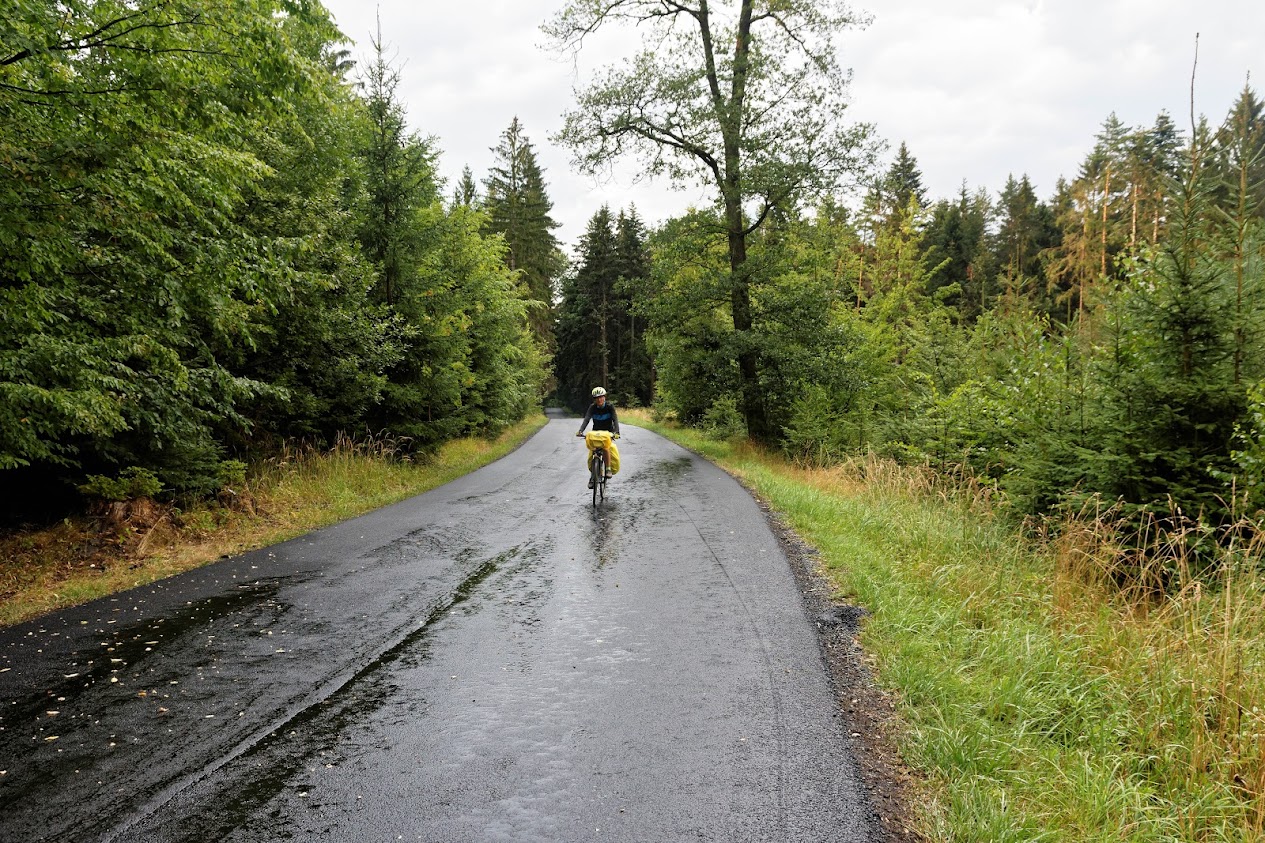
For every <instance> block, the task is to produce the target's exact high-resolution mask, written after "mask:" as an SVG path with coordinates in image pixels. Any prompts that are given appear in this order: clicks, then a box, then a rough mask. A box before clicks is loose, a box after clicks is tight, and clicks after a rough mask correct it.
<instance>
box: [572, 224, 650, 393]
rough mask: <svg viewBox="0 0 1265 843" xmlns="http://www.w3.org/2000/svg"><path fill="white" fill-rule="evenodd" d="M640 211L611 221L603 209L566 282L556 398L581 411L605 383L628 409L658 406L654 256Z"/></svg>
mask: <svg viewBox="0 0 1265 843" xmlns="http://www.w3.org/2000/svg"><path fill="white" fill-rule="evenodd" d="M645 237H646V233H645V229H644V227H643V226H642V224H641V220H640V219H638V217H637V212H636V210H635V209H629V210H628V211H627V212H624V211H621V212H620V213H619V215H618V218H615V219H612V216H611V212H610V209H609V208H608V207H605V206H603V207H602V208H600V209H598V211H597V213H595V214H594V215H593V217H592V219H590V220H589V225H588V228H587V230H586V231H585V234H584V237H583V238H582V239H581V241H580V260H579V263H578V264H577V266H576V267H575V268H574V271H573V272H572V273H571V274H570V275H568V276H567V277H566V278H564V280H563V284H562V299H561V302H560V303H559V305H558V350H557V355H556V357H555V360H554V376H555V381H556V384H557V386H556V394H557V396H558V397H559V399H561V400H562V402H563V403H564V404H567V405H569V406H571V407H573V408H575V409H579V408H581V407H584V406H587V405H588V401H589V390H591V389H592V388H593V387H594V386H595V385H598V384H601V385H604V386H605V387H606V389H607V390H608V391H609V393H610V394H611V395H612V396H613V397H614V399H615V400H616V401H617V402H618V403H619V404H620V405H621V406H638V405H643V404H648V403H650V402H651V401H652V400H653V390H654V386H653V374H652V372H651V358H650V353H649V351H648V348H647V345H646V338H645V332H646V320H645V316H644V313H643V311H642V310H641V308H642V306H644V305H645V304H646V302H647V300H648V297H649V295H650V293H649V289H650V287H649V274H650V270H649V255H648V253H647V249H646V244H645Z"/></svg>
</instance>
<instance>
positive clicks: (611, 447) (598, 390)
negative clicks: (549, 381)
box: [575, 386, 619, 489]
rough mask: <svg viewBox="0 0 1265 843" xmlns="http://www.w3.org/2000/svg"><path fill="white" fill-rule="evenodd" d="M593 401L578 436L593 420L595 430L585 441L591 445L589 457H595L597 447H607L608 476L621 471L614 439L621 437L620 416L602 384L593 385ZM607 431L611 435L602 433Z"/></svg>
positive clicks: (590, 482) (590, 481)
mask: <svg viewBox="0 0 1265 843" xmlns="http://www.w3.org/2000/svg"><path fill="white" fill-rule="evenodd" d="M592 395H593V403H592V404H590V405H589V408H588V410H586V411H585V413H584V421H582V422H580V430H579V432H578V433H576V434H575V435H576V436H584V428H586V427H588V426H589V422H593V431H592V433H590V434H589V435H588V436H584V443H585V444H586V445H588V446H589V459H590V460H591V459H592V458H593V451H594V449H596V448H605V449H606V453H607V454H609V457H608V458H607V460H606V478H607V479H608V480H609V479H610V478H611V477H613V476H614V475H616V474H618V473H619V449H618V448H616V447H615V443H614V441H612V440H615V439H618V438H619V416H618V415H616V414H615V405H614V404H612V403H611V402H610V401H609V400H608V399H607V397H606V390H605V389H603V388H602V387H600V386H595V387H593V392H592ZM602 431H605V432H606V433H607V434H609V435H605V436H603V435H601V432H602ZM589 488H590V489H591V488H593V480H592V478H590V479H589Z"/></svg>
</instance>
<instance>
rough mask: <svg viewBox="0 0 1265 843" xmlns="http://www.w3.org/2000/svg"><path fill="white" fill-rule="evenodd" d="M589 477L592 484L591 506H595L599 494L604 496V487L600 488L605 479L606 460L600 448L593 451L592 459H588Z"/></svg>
mask: <svg viewBox="0 0 1265 843" xmlns="http://www.w3.org/2000/svg"><path fill="white" fill-rule="evenodd" d="M589 478H590V479H591V480H592V484H591V485H592V486H593V506H594V507H596V506H597V502H598V498H599V496H601V498H605V497H606V492H605V489H603V488H602V485H603V483H604V481H605V479H606V460H605V459H604V458H603V457H602V452H601V450H600V449H598V450H596V451H594V452H593V459H591V460H589Z"/></svg>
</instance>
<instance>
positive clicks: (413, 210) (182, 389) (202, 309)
mask: <svg viewBox="0 0 1265 843" xmlns="http://www.w3.org/2000/svg"><path fill="white" fill-rule="evenodd" d="M341 41H342V36H341V34H340V33H339V32H338V31H337V29H336V28H335V27H334V26H333V24H332V23H331V22H330V20H329V17H328V14H327V13H326V12H325V10H324V9H323V8H322V7H321V6H320V5H319V4H294V3H290V2H288V1H287V0H228V1H227V2H224V3H217V4H195V5H190V4H187V3H154V4H140V5H137V4H134V3H124V2H118V0H101V1H100V2H83V0H72V2H69V3H52V2H42V1H41V2H27V3H21V4H19V5H18V6H16V7H15V8H14V9H12V10H11V11H10V12H8V13H6V17H5V26H4V27H3V28H2V30H0V161H3V162H4V165H5V166H4V167H3V168H2V169H0V472H3V471H12V470H22V471H24V472H26V473H25V474H24V475H23V476H24V477H25V478H37V479H39V481H40V483H41V486H42V487H46V488H54V487H56V486H58V485H60V484H68V485H70V486H72V487H73V486H76V485H81V484H82V483H83V481H84V478H85V476H86V475H88V474H92V475H94V476H102V477H108V476H114V472H116V471H117V470H118V468H119V467H121V466H135V467H138V468H142V469H144V470H145V471H149V472H151V473H152V474H153V475H154V476H155V477H156V478H157V479H158V480H159V481H160V482H161V483H162V486H163V489H164V491H165V492H166V493H168V494H173V495H187V494H194V495H197V494H209V493H214V492H215V491H217V490H218V489H219V488H221V486H222V485H223V482H224V478H225V476H226V475H225V472H226V471H227V472H228V474H229V475H232V474H233V465H234V464H233V463H232V462H231V461H228V462H226V458H227V457H229V456H231V455H233V454H245V453H247V452H250V451H252V450H257V449H260V448H267V447H269V446H270V443H275V442H276V441H277V440H278V439H284V438H286V437H291V436H306V437H314V438H317V439H325V440H330V439H332V438H333V437H334V436H335V435H336V434H337V432H338V431H340V430H352V429H356V428H363V427H365V426H368V425H373V426H375V427H378V428H381V427H383V426H388V427H392V426H393V427H394V429H395V430H396V431H397V432H400V433H407V434H408V435H411V436H415V437H416V439H417V442H418V444H419V446H423V447H431V446H433V445H435V444H437V443H438V442H441V441H443V440H444V439H445V438H447V437H450V436H452V435H456V434H460V433H466V432H474V431H488V430H497V429H500V428H501V427H503V426H504V425H505V424H507V423H509V422H511V421H513V420H515V419H516V418H518V417H520V416H521V414H522V413H523V412H525V411H526V410H527V409H528V407H530V406H531V405H532V403H533V402H534V401H535V398H536V396H537V395H538V394H539V388H540V384H541V382H542V380H543V378H544V365H543V361H542V358H541V352H540V350H539V348H538V347H536V345H535V344H534V340H533V338H532V337H531V336H530V334H529V333H528V331H527V324H528V323H527V316H526V314H525V312H524V308H523V302H522V300H521V299H520V298H519V297H518V296H517V294H516V292H515V289H514V279H513V277H512V275H511V274H510V272H509V271H508V270H506V269H505V268H504V261H503V251H502V247H501V245H500V243H499V241H498V240H496V239H494V238H485V237H483V236H482V235H481V234H480V228H481V226H482V225H483V223H484V218H483V217H482V216H480V215H478V213H477V212H475V211H472V210H471V209H470V208H468V207H467V208H465V209H462V210H458V209H454V210H453V211H452V213H447V212H445V211H444V210H443V208H442V205H441V203H440V202H439V201H438V187H437V185H436V180H435V176H434V160H435V156H436V155H437V152H436V151H435V150H434V149H433V146H432V144H431V142H429V141H423V140H421V139H420V138H419V137H418V136H416V135H415V134H410V133H408V132H407V131H406V130H405V127H404V120H403V110H402V109H401V108H400V107H399V105H398V103H397V102H396V101H395V99H394V86H395V83H396V81H397V78H396V76H395V74H394V72H393V71H392V69H391V67H390V66H389V64H387V63H386V62H385V61H383V60H382V58H381V55H380V54H379V56H378V61H376V62H375V63H373V64H372V65H370V66H369V68H368V70H367V73H366V85H365V89H364V90H365V94H364V95H363V96H361V95H358V94H357V92H356V89H355V88H354V87H353V86H352V84H351V83H350V82H349V81H348V80H347V79H346V78H345V74H346V73H347V71H348V69H349V67H350V65H349V63H348V62H347V61H346V60H345V53H344V52H342V51H341V50H339V49H338V45H339V44H340V43H341Z"/></svg>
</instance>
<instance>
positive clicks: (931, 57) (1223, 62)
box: [326, 0, 1265, 243]
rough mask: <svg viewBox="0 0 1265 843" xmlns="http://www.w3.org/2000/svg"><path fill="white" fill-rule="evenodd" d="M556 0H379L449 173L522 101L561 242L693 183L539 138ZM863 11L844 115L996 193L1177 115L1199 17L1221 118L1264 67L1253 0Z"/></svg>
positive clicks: (549, 107)
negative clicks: (580, 169)
mask: <svg viewBox="0 0 1265 843" xmlns="http://www.w3.org/2000/svg"><path fill="white" fill-rule="evenodd" d="M561 3H562V0H551V1H550V2H540V0H462V2H459V3H455V4H450V3H443V4H439V3H435V2H425V3H422V2H416V0H381V2H380V3H379V5H378V8H379V9H380V13H381V19H382V28H383V34H384V37H385V39H386V40H387V41H388V42H389V43H390V44H391V46H392V50H393V52H394V53H395V54H396V55H397V57H398V59H399V61H400V62H401V63H402V65H403V67H402V85H401V90H400V94H401V97H402V98H403V100H404V102H405V105H406V107H407V109H408V112H409V117H410V123H411V125H412V126H413V127H414V128H416V129H417V130H418V131H420V132H422V133H423V134H427V135H435V136H437V137H438V138H439V146H440V149H441V151H442V158H441V161H440V166H441V171H442V173H443V175H445V176H446V177H447V178H448V179H449V182H450V184H451V182H452V181H453V180H455V179H456V177H457V176H458V175H459V174H460V172H461V168H462V166H463V165H465V164H469V165H470V167H471V169H472V170H473V171H474V172H475V176H476V178H482V176H483V175H484V174H485V173H486V171H487V168H488V167H489V166H490V165H491V163H492V154H491V152H490V151H489V148H490V147H492V146H494V145H496V143H497V142H498V139H499V137H500V134H501V132H502V131H504V129H505V127H506V126H508V125H509V122H510V119H511V118H512V117H514V116H515V115H517V116H518V117H519V118H520V120H521V121H522V123H523V125H524V128H525V130H526V132H527V134H528V136H529V137H530V138H531V140H532V142H533V143H534V144H535V146H536V149H537V152H538V154H539V158H540V161H541V164H542V166H543V167H545V169H546V178H547V179H548V181H549V183H550V192H551V196H552V197H553V199H554V203H555V207H554V216H555V218H556V219H558V220H559V221H560V222H562V223H563V228H562V229H561V231H560V236H561V238H562V239H563V240H564V241H565V242H567V243H573V242H574V241H575V240H576V239H577V238H578V237H579V235H580V234H581V233H582V232H583V230H584V227H585V224H586V223H587V222H588V219H589V218H590V217H591V216H592V214H593V213H594V212H595V211H596V210H597V208H598V207H599V206H600V205H601V204H603V203H606V204H610V205H611V206H612V207H623V206H626V205H628V204H629V203H635V204H636V205H637V207H638V209H639V211H640V212H641V214H642V216H643V217H644V218H645V219H647V220H648V221H651V222H654V221H657V220H659V219H661V218H663V217H665V216H668V215H671V214H674V213H679V212H680V211H681V210H682V209H683V208H684V207H685V206H686V205H687V204H689V203H691V202H692V203H694V204H701V203H703V202H705V201H707V196H706V194H705V193H703V192H701V191H698V190H693V191H690V192H687V193H684V194H683V193H677V192H674V191H672V190H670V189H669V188H668V187H667V186H666V185H649V184H634V183H633V178H634V175H635V172H636V171H635V170H634V169H633V163H632V162H628V164H627V165H625V166H623V167H622V168H621V169H616V170H615V171H614V176H615V177H614V180H613V181H612V182H609V183H595V182H594V181H593V180H592V179H589V178H585V177H582V176H579V175H576V174H574V173H572V172H571V171H570V168H569V156H568V153H567V151H566V150H562V149H558V148H555V147H553V145H552V144H551V143H550V142H549V139H548V136H549V135H550V134H551V133H553V132H556V131H557V130H558V129H559V128H560V127H561V122H562V113H563V112H564V111H565V110H567V109H568V108H571V107H572V102H573V100H572V95H571V91H572V85H573V81H574V76H573V68H572V65H571V64H570V63H569V62H568V61H566V60H562V59H560V58H559V57H557V56H552V55H550V54H548V53H547V52H545V51H543V50H541V49H540V48H539V46H538V45H539V44H541V43H542V42H543V41H544V36H543V34H542V33H541V32H540V30H539V26H540V24H541V23H542V22H543V21H544V20H546V19H547V18H548V17H549V16H550V15H551V14H552V13H553V12H554V11H556V10H557V9H558V8H559V7H560V6H561ZM326 6H327V7H328V8H330V10H331V11H332V12H333V14H334V17H335V19H336V20H337V21H338V23H339V24H340V26H341V28H342V29H343V31H344V32H346V33H348V34H349V35H350V36H352V37H354V38H356V40H357V41H358V42H359V47H358V48H357V51H356V52H357V53H358V54H359V55H360V56H361V57H362V58H363V57H364V56H365V55H367V51H368V35H369V34H370V33H371V32H372V31H373V29H374V7H373V6H370V5H367V4H364V3H363V2H362V0H326ZM859 6H860V7H861V8H863V9H865V10H868V11H869V12H871V13H872V14H873V16H874V21H873V24H872V25H871V26H870V27H868V28H867V29H864V30H854V31H850V32H848V33H845V34H843V35H842V36H841V37H840V41H839V43H840V46H841V53H842V58H843V61H844V63H845V64H847V65H849V66H851V67H852V68H853V69H854V71H855V75H854V80H853V87H852V97H853V105H852V107H851V109H850V116H851V117H852V118H853V119H856V120H863V121H867V122H873V123H875V124H876V127H877V129H878V132H879V134H880V135H881V136H883V137H884V138H886V139H888V140H889V141H890V142H891V144H892V147H893V149H894V148H895V146H896V145H898V144H899V143H900V142H901V141H902V140H903V141H905V142H906V143H908V145H909V148H910V150H911V152H912V153H913V154H914V156H915V157H916V158H917V159H918V162H919V166H920V169H921V170H922V173H923V177H924V181H925V183H926V185H927V187H928V189H929V192H930V193H931V194H932V195H933V196H934V197H941V196H952V195H955V194H956V192H957V190H958V187H959V185H960V184H961V183H962V182H963V180H965V181H966V182H967V183H968V185H969V186H970V187H971V188H972V189H974V188H976V187H985V188H987V189H989V190H990V191H991V192H993V193H994V194H995V193H996V191H998V190H999V189H1000V188H1001V186H1002V184H1003V183H1004V182H1005V179H1006V176H1007V175H1008V174H1014V175H1016V176H1017V175H1020V174H1023V173H1026V174H1028V175H1029V176H1030V177H1031V178H1032V180H1033V182H1034V183H1035V184H1036V186H1037V189H1038V191H1039V192H1040V193H1041V194H1042V195H1045V196H1049V195H1050V194H1051V193H1052V192H1053V190H1054V183H1055V180H1056V178H1057V177H1058V176H1060V175H1065V176H1069V177H1070V176H1071V175H1074V173H1075V171H1076V169H1077V168H1078V167H1079V165H1080V162H1081V160H1082V159H1083V158H1084V156H1085V155H1086V154H1087V153H1088V151H1089V149H1090V147H1091V146H1092V145H1093V138H1094V135H1095V133H1096V132H1097V131H1098V130H1099V128H1100V126H1101V124H1102V122H1103V120H1104V119H1105V118H1106V117H1107V115H1108V114H1110V113H1112V112H1115V113H1116V114H1117V116H1118V117H1119V118H1120V119H1121V120H1122V121H1124V122H1125V123H1126V124H1128V125H1135V126H1140V125H1150V124H1151V123H1152V122H1153V121H1154V119H1155V116H1156V115H1157V114H1158V113H1159V111H1160V110H1161V109H1166V110H1167V111H1168V112H1169V113H1170V114H1171V116H1172V117H1173V118H1174V120H1176V122H1177V123H1178V125H1179V126H1183V127H1184V126H1186V125H1187V124H1188V122H1189V119H1188V116H1187V114H1188V110H1189V105H1188V98H1189V85H1190V71H1191V61H1192V58H1193V55H1194V39H1195V33H1196V32H1199V33H1200V48H1199V49H1200V56H1199V73H1198V78H1197V80H1196V108H1197V110H1198V111H1200V112H1202V113H1206V114H1207V115H1208V116H1209V117H1210V118H1211V119H1213V120H1214V121H1219V120H1220V119H1221V118H1222V117H1223V116H1224V114H1225V112H1226V111H1227V109H1228V108H1229V107H1230V105H1231V104H1232V103H1233V101H1234V100H1235V98H1236V97H1237V96H1238V93H1239V91H1240V90H1241V89H1242V87H1243V82H1244V79H1245V76H1246V74H1247V73H1248V72H1249V71H1250V70H1255V71H1256V72H1257V74H1256V76H1257V80H1258V81H1257V84H1256V85H1255V87H1256V89H1257V91H1258V93H1259V92H1261V91H1262V88H1261V86H1260V84H1259V80H1260V79H1261V78H1262V74H1263V73H1265V66H1263V65H1265V61H1263V60H1262V50H1261V38H1262V36H1261V33H1262V32H1265V3H1261V2H1259V0H1202V2H1199V3H1193V2H1190V0H1001V2H999V1H998V0H869V2H862V3H861V4H859ZM636 37H637V33H636V32H626V33H622V34H619V35H611V36H607V37H606V38H605V39H604V40H597V41H594V42H592V43H590V44H588V45H587V46H586V51H585V52H584V53H583V54H582V56H581V61H582V64H581V67H580V72H581V74H582V75H583V74H586V73H588V72H591V70H592V68H593V67H595V66H597V65H599V64H601V63H603V62H605V61H608V60H610V58H611V57H612V56H616V55H619V54H620V53H621V51H623V50H626V49H627V46H628V44H629V43H631V39H635V38H636Z"/></svg>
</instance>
